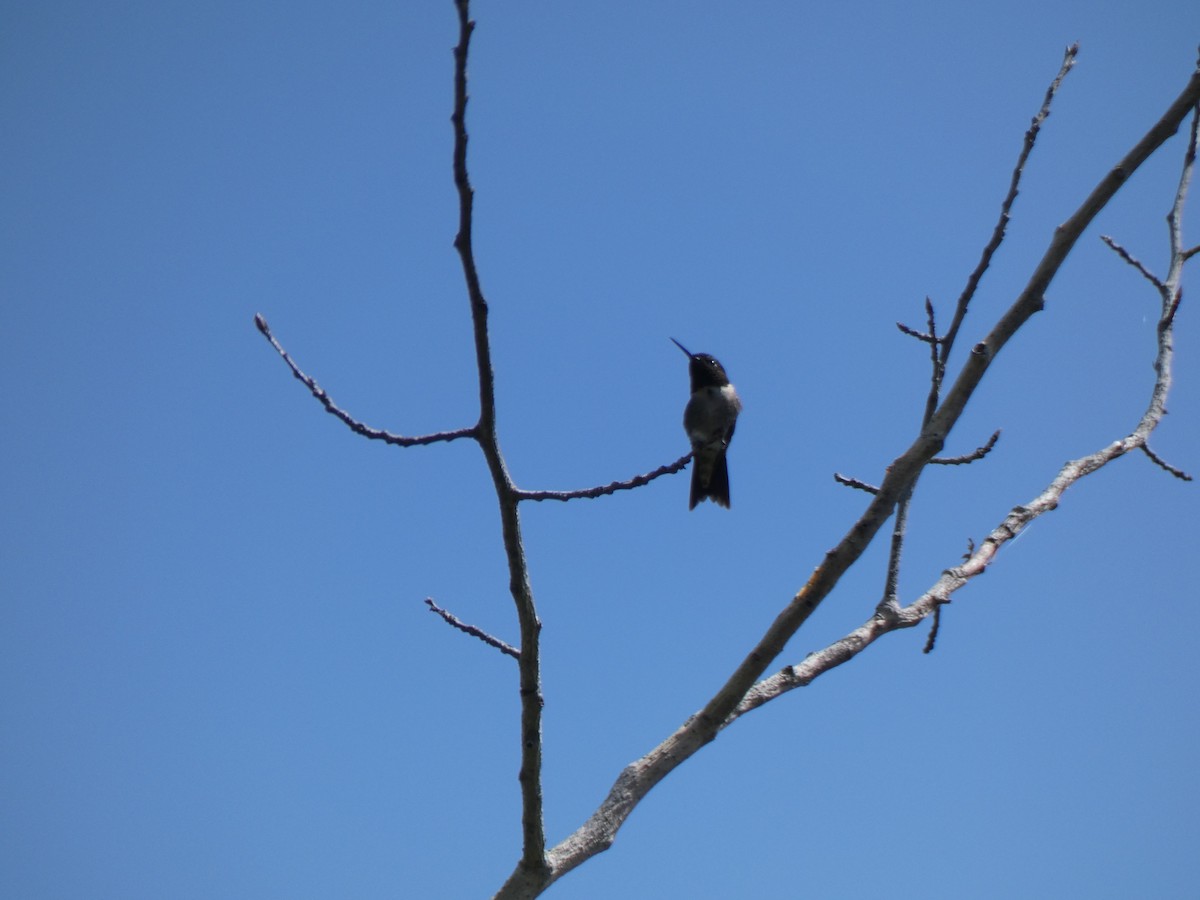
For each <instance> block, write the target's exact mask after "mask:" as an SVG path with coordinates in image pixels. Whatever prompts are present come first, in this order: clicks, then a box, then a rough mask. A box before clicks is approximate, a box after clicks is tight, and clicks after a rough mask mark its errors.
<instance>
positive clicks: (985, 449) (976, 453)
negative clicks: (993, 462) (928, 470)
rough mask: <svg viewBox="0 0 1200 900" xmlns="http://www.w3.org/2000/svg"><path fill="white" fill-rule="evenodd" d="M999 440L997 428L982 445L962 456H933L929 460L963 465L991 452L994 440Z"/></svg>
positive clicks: (939, 463) (943, 464) (947, 464)
mask: <svg viewBox="0 0 1200 900" xmlns="http://www.w3.org/2000/svg"><path fill="white" fill-rule="evenodd" d="M998 440H1000V429H999V428H997V429H996V430H995V431H993V432H992V436H991V437H990V438H988V439H987V443H986V444H984V445H983V446H982V447H976V448H975V449H974V450H972V451H971V452H970V453H964V454H963V455H962V456H935V457H934V458H933V459H931V460H930V461H929V462H930V463H931V464H932V465H935V466H965V465H969V464H970V463H973V462H975V460H977V459H983V458H984V457H985V456H987V455H988V454H989V453H991V452H992V448H993V447H995V446H996V441H998Z"/></svg>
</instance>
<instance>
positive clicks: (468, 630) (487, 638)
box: [425, 597, 521, 659]
mask: <svg viewBox="0 0 1200 900" xmlns="http://www.w3.org/2000/svg"><path fill="white" fill-rule="evenodd" d="M425 605H426V606H428V607H429V609H430V610H431V611H433V612H435V613H437V614H438V615H439V616H441V617H442V618H443V619H444V620H445V621H446V624H447V625H450V626H452V627H454V628H457V629H458V630H459V631H461V632H464V633H465V634H469V635H471V637H477V638H479V640H481V641H483V642H484V643H485V644H487V645H488V646H489V647H495V648H496V649H497V650H499V651H500V652H501V653H507V654H508V655H509V656H511V657H513V659H520V658H521V651H520V650H518V649H517V648H516V647H513V646H512V645H511V644H506V643H504V641H502V640H500V638H497V637H492V636H491V635H490V634H488V633H487V632H486V631H484V630H483V629H482V628H476V627H475V626H474V625H468V624H467V623H466V622H464V621H463V620H462V619H460V618H458V616H456V615H454V613H452V612H449V611H448V610H445V609H442V608H441V607H440V606H438V605H437V604H436V603H434V602H433V598H432V597H426V598H425Z"/></svg>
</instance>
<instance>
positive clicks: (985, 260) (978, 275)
mask: <svg viewBox="0 0 1200 900" xmlns="http://www.w3.org/2000/svg"><path fill="white" fill-rule="evenodd" d="M1078 55H1079V44H1077V43H1076V44H1071V46H1069V47H1067V49H1066V52H1065V53H1064V54H1063V61H1062V67H1061V68H1059V70H1058V75H1057V76H1055V78H1054V81H1052V82H1051V83H1050V87H1048V88H1047V89H1046V97H1045V99H1044V100H1042V107H1041V109H1039V110H1038V112H1037V115H1035V116H1034V117H1033V121H1032V122H1031V123H1030V125H1029V130H1028V131H1026V132H1025V143H1024V144H1023V145H1022V147H1021V153H1020V155H1019V156H1018V157H1017V165H1016V167H1015V168H1014V169H1013V173H1012V180H1011V181H1010V183H1009V187H1008V196H1006V197H1005V198H1004V202H1003V203H1001V204H1000V218H999V219H998V220H997V222H996V227H995V228H994V229H993V231H992V238H991V240H990V241H988V243H987V245H986V246H985V247H984V248H983V254H982V255H981V256H980V258H979V264H978V265H976V266H975V271H974V272H972V273H971V277H970V278H968V279H967V285H966V287H965V288H963V292H962V294H961V295H960V296H959V298H958V303H957V304H956V305H955V309H954V318H953V319H952V320H951V322H950V328H949V329H947V331H946V335H945V337H944V338H943V339H942V344H943V351H942V364H943V366H944V365H945V362H946V360H947V359H948V358H949V356H950V350H951V348H952V347H953V346H954V341H955V339H956V338H957V337H958V330H959V328H960V327H962V322H963V319H964V318H965V317H966V315H967V307H968V306H969V305H970V303H971V299H972V298H973V297H974V296H975V291H976V290H977V289H978V287H979V282H980V280H981V279H982V278H983V273H984V272H986V271H987V269H988V266H990V265H991V264H992V257H993V256H995V255H996V251H997V250H998V249H1000V245H1001V244H1002V243H1003V242H1004V235H1005V232H1006V231H1007V229H1008V219H1009V214H1010V213H1011V212H1012V206H1013V203H1014V202H1015V201H1016V199H1017V194H1018V192H1019V188H1020V186H1021V176H1022V175H1023V174H1024V172H1025V163H1026V162H1027V161H1028V160H1029V154H1030V153H1032V152H1033V145H1034V144H1035V143H1037V138H1038V133H1039V132H1040V131H1041V130H1042V123H1043V122H1045V121H1046V119H1047V118H1048V117H1049V115H1050V105H1051V104H1052V103H1053V102H1054V96H1055V95H1056V94H1057V93H1058V89H1059V87H1060V86H1061V85H1062V83H1063V79H1064V78H1066V77H1067V73H1068V72H1070V71H1071V69H1072V68H1074V66H1075V57H1076V56H1078ZM1176 127H1178V126H1176ZM1172 133H1174V132H1172Z"/></svg>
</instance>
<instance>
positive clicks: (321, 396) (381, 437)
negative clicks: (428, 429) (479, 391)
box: [254, 313, 475, 447]
mask: <svg viewBox="0 0 1200 900" xmlns="http://www.w3.org/2000/svg"><path fill="white" fill-rule="evenodd" d="M254 325H255V327H257V328H258V330H259V331H260V332H262V336H263V337H265V338H266V339H267V340H268V341H270V343H271V346H272V347H274V348H275V352H276V353H278V354H279V355H280V356H281V357H282V358H283V361H284V362H285V363H287V365H288V368H289V369H291V370H292V374H293V375H295V376H296V378H297V379H299V380H300V381H301V382H302V383H303V384H304V386H305V387H306V388H308V389H309V391H310V392H311V393H312V395H313V396H314V397H316V398H317V400H318V401H320V403H321V405H322V406H324V407H325V411H326V412H327V413H329V414H330V415H333V416H337V417H338V418H339V419H341V420H342V421H343V422H345V423H346V425H347V426H349V428H350V430H351V431H353V432H354V433H355V434H361V435H362V436H363V437H365V438H370V439H371V440H375V441H383V442H384V443H387V444H395V445H396V446H398V447H415V446H417V445H419V444H435V443H437V442H439V441H454V440H457V439H458V438H464V437H469V438H473V437H475V426H472V427H470V428H458V429H456V430H454V431H439V432H436V433H434V434H422V435H418V436H417V437H404V436H403V435H399V434H392V433H391V432H390V431H382V430H381V429H378V428H371V427H370V426H369V425H364V424H363V423H362V422H360V421H358V419H356V418H354V417H353V416H351V415H350V414H349V413H347V412H345V411H344V410H342V409H340V408H339V407H338V406H337V404H335V403H334V402H333V399H332V398H331V397H330V396H329V395H328V394H327V393H325V390H324V388H322V387H321V386H320V385H319V384H317V383H316V381H314V380H313V379H312V378H310V377H309V376H308V375H305V374H304V372H302V371H301V370H300V367H299V366H297V365H296V363H295V361H293V360H292V357H291V356H290V355H289V354H288V352H287V351H286V350H284V349H283V346H282V345H281V344H280V343H279V341H277V340H275V335H273V334H271V329H270V327H269V326H268V325H267V320H266V319H264V318H263V316H262V313H258V314H256V315H255V316H254Z"/></svg>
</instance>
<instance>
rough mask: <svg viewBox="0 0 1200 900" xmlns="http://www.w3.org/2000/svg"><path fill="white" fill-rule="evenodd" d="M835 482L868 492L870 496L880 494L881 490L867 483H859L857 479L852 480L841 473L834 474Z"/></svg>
mask: <svg viewBox="0 0 1200 900" xmlns="http://www.w3.org/2000/svg"><path fill="white" fill-rule="evenodd" d="M833 480H834V481H836V482H837V483H838V484H844V485H845V486H846V487H852V488H854V489H855V490H859V491H866V492H867V493H868V494H878V493H879V488H877V487H876V486H875V485H873V484H867V483H866V482H865V481H859V480H858V479H857V478H851V477H850V476H849V475H843V474H841V473H840V472H834V473H833Z"/></svg>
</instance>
